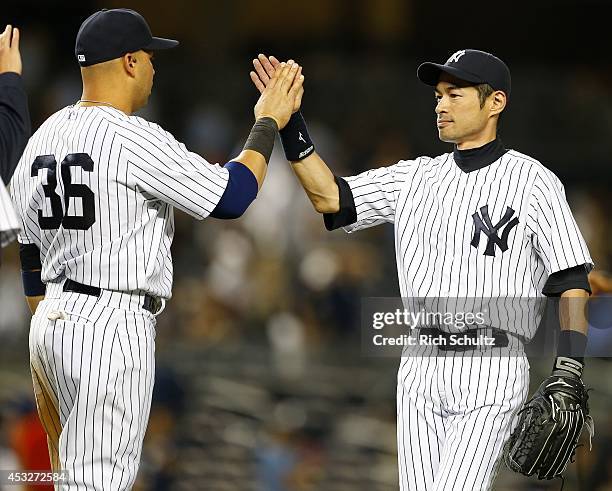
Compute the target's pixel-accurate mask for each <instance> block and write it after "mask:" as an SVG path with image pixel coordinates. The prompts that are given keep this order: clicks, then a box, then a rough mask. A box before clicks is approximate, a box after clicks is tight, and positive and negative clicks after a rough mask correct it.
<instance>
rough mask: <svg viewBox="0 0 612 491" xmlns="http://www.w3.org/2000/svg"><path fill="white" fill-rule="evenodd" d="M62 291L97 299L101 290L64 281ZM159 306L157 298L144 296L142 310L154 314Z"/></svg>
mask: <svg viewBox="0 0 612 491" xmlns="http://www.w3.org/2000/svg"><path fill="white" fill-rule="evenodd" d="M64 291H65V292H74V293H83V294H84V295H91V296H92V297H99V296H100V293H102V290H101V289H100V288H98V287H97V286H90V285H84V284H83V283H78V282H76V281H72V280H66V281H65V282H64ZM160 305H161V302H160V300H159V299H158V298H156V297H154V296H152V295H149V294H146V295H145V299H144V302H143V304H142V308H143V309H145V310H148V311H149V312H151V313H152V314H155V313H157V312H158V311H159V308H160Z"/></svg>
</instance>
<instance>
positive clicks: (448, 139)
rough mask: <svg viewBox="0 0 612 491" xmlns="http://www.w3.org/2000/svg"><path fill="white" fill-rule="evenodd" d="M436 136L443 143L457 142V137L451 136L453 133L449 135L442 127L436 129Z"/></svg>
mask: <svg viewBox="0 0 612 491" xmlns="http://www.w3.org/2000/svg"><path fill="white" fill-rule="evenodd" d="M438 138H440V140H441V141H443V142H445V143H457V139H456V138H454V137H453V135H449V134H448V133H446V132H445V131H444V129H439V130H438Z"/></svg>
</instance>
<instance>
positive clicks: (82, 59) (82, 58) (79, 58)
mask: <svg viewBox="0 0 612 491" xmlns="http://www.w3.org/2000/svg"><path fill="white" fill-rule="evenodd" d="M77 58H78V60H79V61H85V55H79V56H77Z"/></svg>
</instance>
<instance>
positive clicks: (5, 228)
mask: <svg viewBox="0 0 612 491" xmlns="http://www.w3.org/2000/svg"><path fill="white" fill-rule="evenodd" d="M18 231H19V221H18V219H17V216H16V215H15V211H14V210H13V203H12V202H11V198H10V196H9V193H8V191H7V189H6V188H5V187H4V185H3V184H2V182H0V247H4V246H6V245H8V244H9V243H11V242H12V241H13V240H15V237H17V232H18Z"/></svg>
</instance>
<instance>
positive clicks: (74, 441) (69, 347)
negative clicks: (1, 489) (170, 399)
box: [30, 284, 155, 491]
mask: <svg viewBox="0 0 612 491" xmlns="http://www.w3.org/2000/svg"><path fill="white" fill-rule="evenodd" d="M61 286H62V285H61V284H49V285H47V293H46V295H45V300H43V301H42V302H41V303H40V305H39V306H38V309H37V310H36V314H35V315H34V316H33V318H32V323H31V327H30V365H31V370H32V379H33V384H34V392H35V395H36V403H37V406H38V413H39V416H40V419H41V421H42V424H43V426H44V428H45V430H46V432H47V441H48V445H49V454H50V456H51V464H52V467H53V469H54V470H66V471H68V475H69V480H68V481H65V482H63V483H61V484H60V485H58V486H56V489H58V490H62V491H74V490H77V489H80V490H113V491H117V490H129V489H131V488H132V485H133V484H134V481H135V479H136V473H137V471H138V465H139V462H140V454H141V450H142V442H143V438H144V434H145V430H146V427H147V423H148V420H149V411H150V407H151V395H152V390H153V380H154V374H155V359H154V354H155V317H154V316H153V315H152V314H151V313H149V312H148V311H146V310H144V309H141V308H139V307H138V306H139V305H142V301H143V300H144V299H143V297H142V296H141V295H131V294H124V293H118V292H108V291H106V292H105V291H103V293H102V295H101V296H100V297H99V298H96V297H93V296H90V295H84V294H80V293H71V292H66V293H64V292H62V291H61ZM53 312H59V313H61V315H62V317H63V318H59V319H57V320H53V317H54V314H53ZM56 316H57V315H55V317H56ZM50 317H51V318H50Z"/></svg>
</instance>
